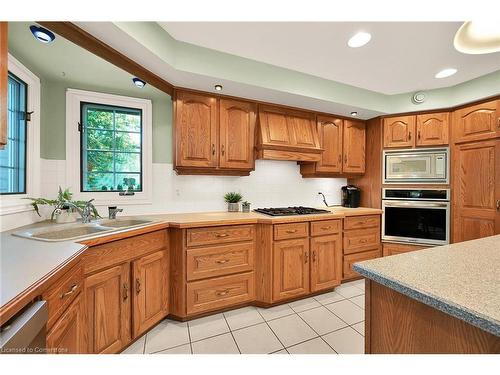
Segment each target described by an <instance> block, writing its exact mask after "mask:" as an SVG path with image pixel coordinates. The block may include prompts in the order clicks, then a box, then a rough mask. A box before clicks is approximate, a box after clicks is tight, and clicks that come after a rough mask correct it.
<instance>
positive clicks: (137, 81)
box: [132, 77, 146, 89]
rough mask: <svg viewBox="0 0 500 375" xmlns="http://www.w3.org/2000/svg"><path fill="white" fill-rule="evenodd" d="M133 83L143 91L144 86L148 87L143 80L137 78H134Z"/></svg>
mask: <svg viewBox="0 0 500 375" xmlns="http://www.w3.org/2000/svg"><path fill="white" fill-rule="evenodd" d="M132 82H134V85H136V86H137V87H139V88H140V89H142V88H143V87H144V86H146V82H144V81H143V80H142V79H139V78H137V77H135V78H132Z"/></svg>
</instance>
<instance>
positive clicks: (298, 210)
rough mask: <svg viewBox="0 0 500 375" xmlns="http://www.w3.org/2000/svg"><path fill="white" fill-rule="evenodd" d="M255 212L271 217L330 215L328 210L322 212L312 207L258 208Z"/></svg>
mask: <svg viewBox="0 0 500 375" xmlns="http://www.w3.org/2000/svg"><path fill="white" fill-rule="evenodd" d="M254 211H255V212H260V213H261V214H265V215H269V216H289V215H311V214H329V213H330V211H328V210H321V209H318V208H312V207H302V206H299V207H278V208H257V209H255V210H254Z"/></svg>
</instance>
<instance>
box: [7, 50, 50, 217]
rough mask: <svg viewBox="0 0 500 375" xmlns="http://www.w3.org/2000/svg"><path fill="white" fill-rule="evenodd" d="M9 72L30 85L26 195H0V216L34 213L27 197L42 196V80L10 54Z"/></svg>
mask: <svg viewBox="0 0 500 375" xmlns="http://www.w3.org/2000/svg"><path fill="white" fill-rule="evenodd" d="M8 70H9V72H12V73H13V74H15V75H16V76H17V77H19V78H20V79H21V80H23V81H24V82H25V83H26V84H27V85H28V103H27V110H28V112H33V113H32V114H31V121H29V122H28V124H27V128H28V129H27V133H26V136H27V144H26V151H27V152H26V154H27V158H26V194H11V195H0V216H4V215H11V214H16V213H19V212H27V211H32V210H33V207H32V206H31V204H30V203H29V201H27V200H25V199H23V198H26V197H38V196H39V195H40V78H38V77H37V76H36V75H35V74H34V73H33V72H31V71H30V70H29V69H28V68H26V67H25V66H24V65H23V64H22V63H21V62H20V61H19V60H17V59H16V58H15V57H14V56H12V55H11V54H10V53H9V56H8Z"/></svg>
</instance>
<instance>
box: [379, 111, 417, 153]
mask: <svg viewBox="0 0 500 375" xmlns="http://www.w3.org/2000/svg"><path fill="white" fill-rule="evenodd" d="M414 145H415V116H399V117H388V118H385V119H384V147H401V148H406V147H413V146H414Z"/></svg>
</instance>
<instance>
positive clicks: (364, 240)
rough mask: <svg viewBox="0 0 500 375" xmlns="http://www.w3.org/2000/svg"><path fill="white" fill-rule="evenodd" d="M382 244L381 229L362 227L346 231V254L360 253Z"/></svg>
mask: <svg viewBox="0 0 500 375" xmlns="http://www.w3.org/2000/svg"><path fill="white" fill-rule="evenodd" d="M379 246H380V229H378V228H373V229H360V230H352V231H348V232H345V233H344V254H351V253H359V252H361V251H366V250H370V249H373V248H377V247H379Z"/></svg>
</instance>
